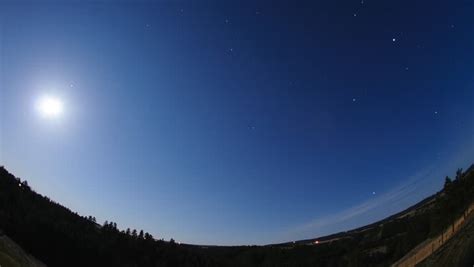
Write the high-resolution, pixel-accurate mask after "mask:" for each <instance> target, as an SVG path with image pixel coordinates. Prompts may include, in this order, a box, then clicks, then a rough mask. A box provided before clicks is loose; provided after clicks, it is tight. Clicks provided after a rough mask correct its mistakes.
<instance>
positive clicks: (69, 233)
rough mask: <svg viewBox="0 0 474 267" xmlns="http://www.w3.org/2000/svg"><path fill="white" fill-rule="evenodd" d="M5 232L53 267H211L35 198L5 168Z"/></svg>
mask: <svg viewBox="0 0 474 267" xmlns="http://www.w3.org/2000/svg"><path fill="white" fill-rule="evenodd" d="M0 229H3V230H4V232H5V233H6V234H7V235H8V236H9V237H11V238H12V239H13V240H15V241H16V242H17V243H18V244H20V245H21V246H22V247H23V248H24V249H25V250H26V251H27V252H29V253H31V254H32V255H34V256H35V257H37V258H38V259H40V260H41V261H43V262H44V263H46V264H47V265H48V266H208V265H210V262H209V260H208V259H206V257H205V256H201V255H198V254H197V253H195V252H192V251H191V250H190V249H188V248H186V247H184V246H178V245H177V244H174V243H169V242H164V241H157V240H154V239H153V238H152V237H151V236H149V235H147V238H146V239H145V236H144V235H143V236H142V235H139V234H137V235H132V234H127V233H125V232H124V231H122V232H120V231H119V230H118V229H117V228H116V225H115V224H113V223H110V224H107V225H104V226H99V225H98V224H96V223H95V222H93V221H92V220H90V219H87V218H84V217H81V216H79V215H78V214H77V213H74V212H71V211H70V210H69V209H67V208H65V207H63V206H61V205H59V204H57V203H54V202H52V201H51V200H49V199H48V198H47V197H43V196H41V195H39V194H37V193H35V192H34V191H33V190H31V188H30V187H29V186H28V185H27V183H26V182H21V181H20V179H17V178H15V177H14V176H13V175H11V174H10V173H8V171H7V170H6V169H4V168H3V167H2V168H0Z"/></svg>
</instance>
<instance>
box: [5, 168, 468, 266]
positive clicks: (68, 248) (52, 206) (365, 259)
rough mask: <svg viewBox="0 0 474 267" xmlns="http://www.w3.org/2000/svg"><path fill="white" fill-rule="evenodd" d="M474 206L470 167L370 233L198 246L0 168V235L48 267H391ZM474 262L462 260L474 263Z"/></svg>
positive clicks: (11, 257) (369, 227)
mask: <svg viewBox="0 0 474 267" xmlns="http://www.w3.org/2000/svg"><path fill="white" fill-rule="evenodd" d="M473 202H474V168H473V167H472V166H471V168H469V169H468V170H467V171H465V172H463V171H462V170H461V169H460V170H458V171H457V172H456V176H455V177H454V178H450V177H446V179H445V184H444V188H443V189H442V190H440V191H439V192H438V193H436V194H434V195H432V196H430V197H428V198H426V199H425V200H423V201H421V202H420V203H418V204H416V205H414V206H412V207H410V208H408V209H407V210H405V211H403V212H401V213H398V214H395V215H393V216H390V217H388V218H386V219H384V220H382V221H379V222H376V223H373V224H370V225H367V226H365V227H361V228H358V229H354V230H351V231H347V232H343V233H338V234H334V235H330V236H327V237H321V238H317V239H308V240H302V241H297V242H289V243H283V244H274V245H267V246H234V247H225V246H198V245H189V244H178V243H176V242H174V240H172V239H171V240H169V241H165V240H161V239H157V238H155V237H153V236H152V235H151V234H149V233H147V232H144V231H143V230H136V229H119V228H118V227H117V224H116V223H115V222H109V221H106V222H105V223H103V224H100V223H98V222H96V219H95V218H94V217H92V216H80V215H79V214H77V213H75V212H73V211H71V210H69V209H68V208H66V207H64V206H62V205H60V204H59V203H56V202H54V201H53V200H51V199H49V198H48V197H45V196H42V195H40V194H38V193H36V192H35V191H34V190H33V189H32V188H31V187H30V186H29V185H28V182H27V181H26V180H21V179H19V178H17V177H15V176H14V175H13V174H11V173H9V172H8V171H7V170H6V169H5V168H4V167H1V168H0V232H3V234H5V235H6V236H8V237H9V238H11V239H12V240H13V241H15V242H16V243H17V244H18V245H19V246H21V247H22V248H23V250H25V251H26V253H28V254H31V255H33V256H34V257H35V258H36V259H38V260H40V261H41V262H43V263H44V264H46V265H47V266H389V265H391V264H393V263H394V262H396V261H397V260H399V259H401V258H402V257H403V256H405V255H406V254H407V253H408V252H410V251H411V250H412V249H413V248H415V247H416V246H417V245H419V244H420V243H422V242H423V241H425V240H427V239H429V238H433V237H436V236H437V235H439V234H440V233H442V232H443V231H444V229H446V228H447V227H450V226H451V225H452V224H453V222H454V221H455V220H456V219H457V218H459V217H462V216H464V217H466V213H465V210H466V209H467V208H468V207H469V206H470V205H471V204H472V203H473ZM471 217H472V214H471V216H468V217H466V221H467V223H466V225H467V226H466V229H467V230H466V229H463V230H462V231H468V230H469V229H471V228H472V225H473V222H472V218H471ZM466 239H469V240H466ZM473 240H474V236H472V235H468V236H466V237H459V236H455V237H454V238H453V240H451V241H450V242H455V243H460V242H461V243H462V242H466V243H467V244H471V245H470V246H471V247H472V244H473V242H472V241H473ZM439 253H441V252H438V254H439ZM8 254H9V252H8V251H6V250H5V249H2V246H0V256H2V255H3V256H2V257H0V265H1V266H24V264H20V263H19V262H18V261H17V262H16V260H15V256H14V255H8ZM10 254H11V253H10ZM464 254H465V255H470V254H469V253H464ZM453 255H458V254H453ZM434 256H436V255H433V257H434ZM447 257H449V256H447ZM457 257H459V256H457ZM465 257H467V256H465ZM5 259H7V260H5ZM429 260H430V259H428V260H427V262H429ZM470 260H472V258H471V259H467V258H466V259H464V260H463V259H460V260H459V261H458V262H461V263H463V264H471V265H472V262H469V261H470ZM2 261H3V262H2ZM7 261H8V262H7ZM15 262H16V263H15ZM447 262H449V261H447ZM15 264H17V265H15Z"/></svg>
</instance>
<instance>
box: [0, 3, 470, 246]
mask: <svg viewBox="0 0 474 267" xmlns="http://www.w3.org/2000/svg"><path fill="white" fill-rule="evenodd" d="M473 15H474V2H472V1H408V0H406V1H405V0H401V1H375V0H362V1H360V0H354V1H306V2H305V1H287V2H286V3H285V2H280V3H279V2H277V1H268V2H258V1H247V2H245V1H213V2H210V1H141V2H139V1H133V2H132V1H106V0H104V1H83V2H80V1H23V0H21V1H1V2H0V49H1V50H0V64H1V65H0V75H1V76H0V134H1V135H0V164H1V165H4V166H5V167H6V168H7V169H8V170H9V171H11V172H13V173H14V174H15V175H17V176H19V177H21V178H23V179H26V180H28V182H29V184H30V185H31V186H32V187H33V188H34V189H35V190H36V191H37V192H39V193H41V194H43V195H47V196H49V197H50V198H51V199H53V200H55V201H57V202H59V203H61V204H63V205H65V206H67V207H68V208H70V209H71V210H74V211H77V212H78V213H79V214H81V215H86V216H88V215H92V216H95V217H97V219H98V220H99V221H100V222H103V221H104V220H109V221H110V220H112V221H114V222H117V224H118V226H119V228H121V229H124V228H127V227H130V228H137V229H144V230H145V231H148V232H150V233H151V234H153V235H154V236H155V237H157V238H165V239H169V238H171V237H172V238H174V239H175V240H177V241H179V242H188V243H198V244H267V243H274V242H282V241H292V240H297V239H304V238H312V237H316V236H320V235H324V234H329V233H333V232H337V231H342V230H348V229H350V228H353V227H357V226H361V225H364V224H367V223H371V222H374V221H375V220H378V219H382V218H384V217H386V216H388V215H391V214H392V213H394V212H398V211H401V210H403V209H404V208H406V207H408V206H409V205H411V204H414V203H416V202H417V201H419V200H421V199H423V198H424V197H426V196H429V195H431V194H433V193H435V192H436V191H437V190H440V189H441V187H442V184H443V182H444V177H445V176H446V175H450V176H453V175H454V173H455V171H456V169H457V168H467V167H468V166H469V165H470V164H471V163H473V162H474V108H473V107H474V75H473V74H474V16H473ZM45 96H48V97H52V98H54V99H56V100H57V101H58V102H60V104H61V105H62V112H58V113H60V114H53V115H51V114H49V116H48V114H46V116H45V114H44V110H43V111H41V110H38V104H37V103H38V101H40V100H39V99H43V98H44V97H45ZM48 107H49V108H50V110H49V111H51V106H47V107H46V109H48ZM47 111H48V110H47ZM53 111H54V110H53ZM50 113H51V112H50ZM52 113H54V112H52Z"/></svg>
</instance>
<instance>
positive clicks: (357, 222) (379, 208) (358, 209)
mask: <svg viewBox="0 0 474 267" xmlns="http://www.w3.org/2000/svg"><path fill="white" fill-rule="evenodd" d="M434 172H435V166H434V165H432V166H429V167H427V168H426V169H423V170H422V171H420V172H418V173H416V174H414V175H412V176H411V177H410V178H408V179H407V180H406V181H405V182H404V183H403V184H401V185H399V186H397V187H395V188H394V189H392V190H390V191H388V192H386V193H383V194H380V195H378V196H376V197H374V198H371V199H369V200H367V201H364V202H362V203H359V204H357V205H355V206H352V207H350V208H348V209H345V210H342V211H339V212H336V213H334V214H331V215H328V216H324V217H322V218H317V219H314V220H313V221H310V222H308V223H305V224H302V225H299V226H296V227H293V228H292V229H290V230H289V231H287V232H286V233H285V236H284V239H285V240H292V239H304V238H311V237H317V236H321V235H326V234H330V233H335V232H338V231H344V230H349V228H352V227H358V226H361V225H364V224H367V223H370V222H372V221H370V219H371V218H373V217H374V213H375V214H380V216H381V217H380V218H377V219H382V218H383V217H386V216H388V215H390V213H387V212H394V209H396V208H400V205H397V204H400V202H406V201H409V199H410V198H409V197H410V196H414V195H417V196H418V197H419V194H417V193H419V190H420V189H421V188H422V187H424V186H425V185H426V183H427V182H429V180H430V178H433V176H434ZM402 206H403V205H402ZM387 207H391V210H390V209H388V208H387ZM369 215H370V216H369Z"/></svg>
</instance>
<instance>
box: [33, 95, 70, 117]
mask: <svg viewBox="0 0 474 267" xmlns="http://www.w3.org/2000/svg"><path fill="white" fill-rule="evenodd" d="M36 108H37V110H38V113H39V114H40V115H41V116H43V117H45V118H57V117H59V116H61V114H62V113H63V109H64V107H63V102H62V101H61V99H59V98H57V97H53V96H43V97H41V98H40V99H39V100H38V102H37V106H36Z"/></svg>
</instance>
